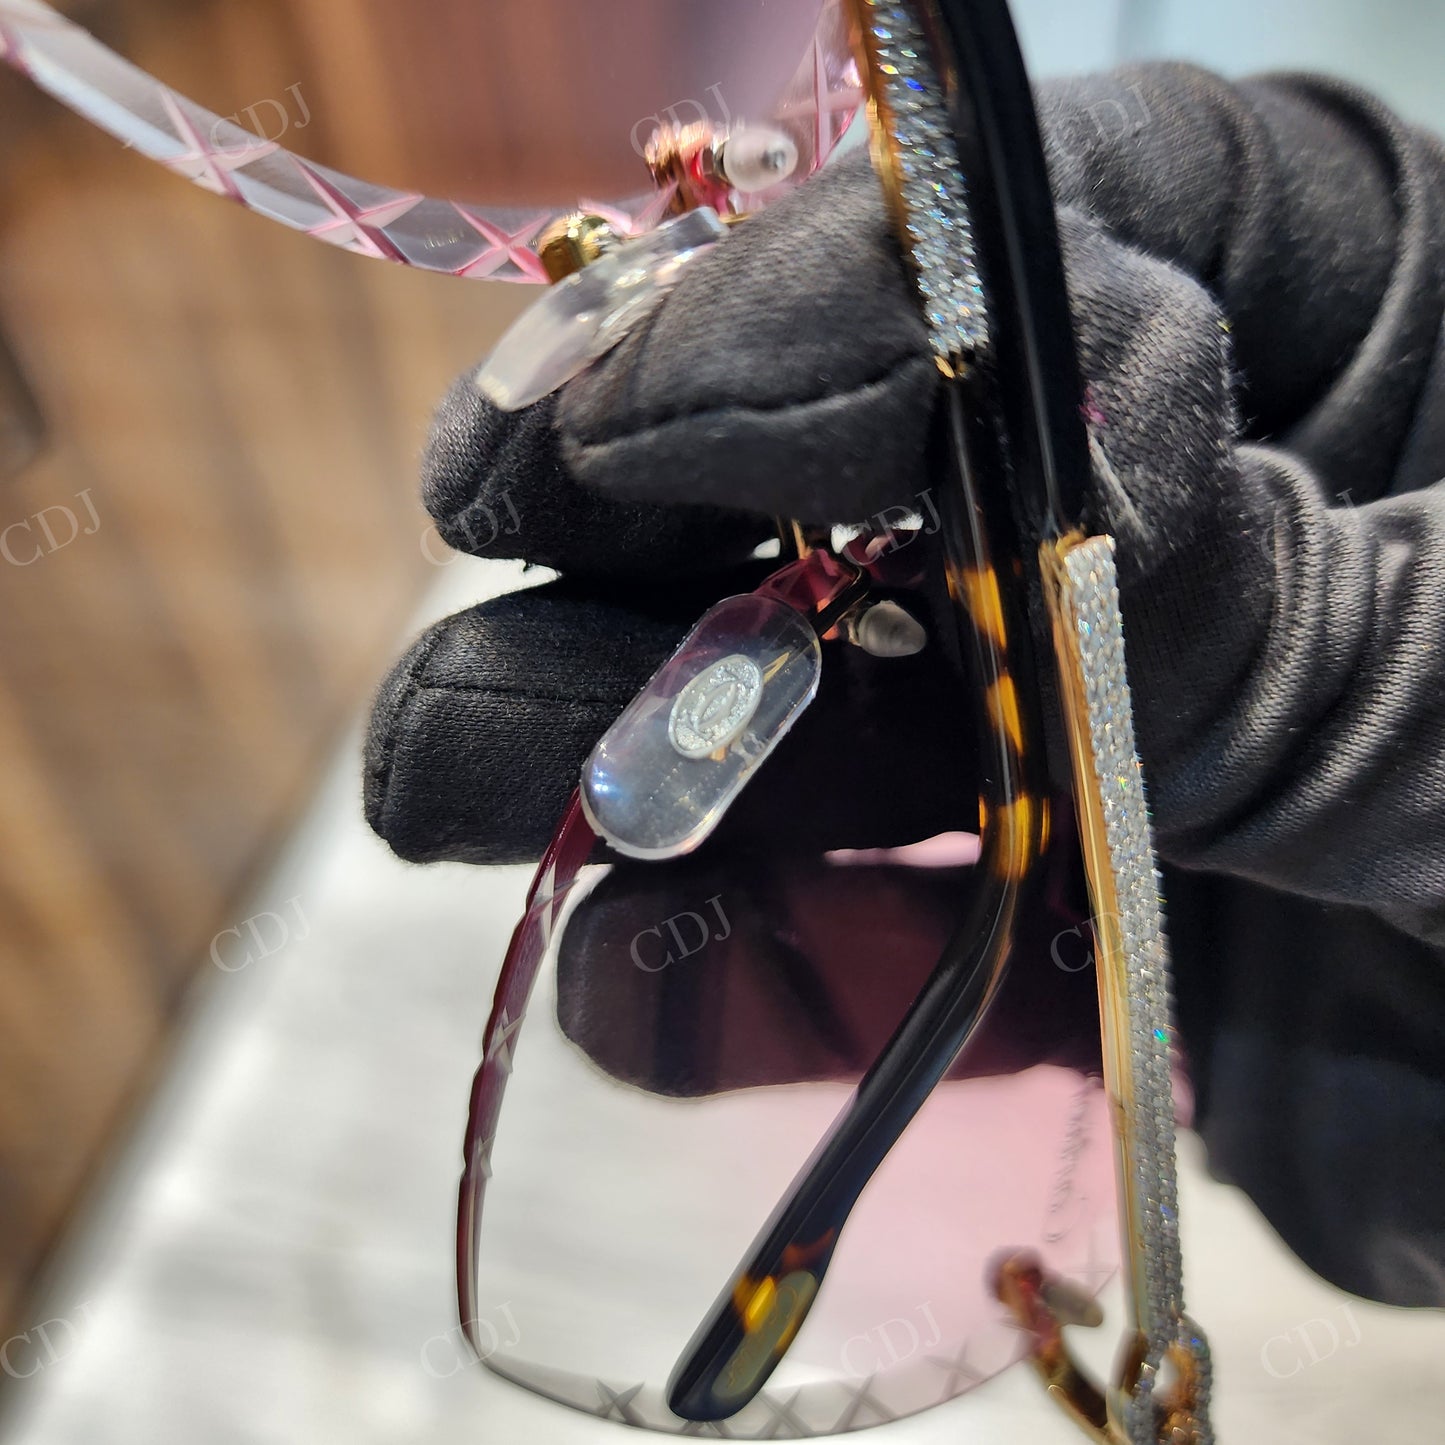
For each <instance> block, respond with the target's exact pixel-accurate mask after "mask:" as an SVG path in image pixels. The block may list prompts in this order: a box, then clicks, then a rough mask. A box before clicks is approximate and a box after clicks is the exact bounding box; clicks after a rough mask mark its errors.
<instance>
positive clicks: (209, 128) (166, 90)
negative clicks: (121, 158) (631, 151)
mask: <svg viewBox="0 0 1445 1445" xmlns="http://www.w3.org/2000/svg"><path fill="white" fill-rule="evenodd" d="M799 61H800V64H799V67H798V71H797V73H796V75H795V77H794V79H793V81H792V83H791V84H790V85H789V87H788V88H787V91H786V92H785V94H784V95H782V96H781V97H779V101H778V107H777V117H776V118H777V119H778V120H779V121H780V122H782V123H784V124H785V125H787V126H788V127H789V129H790V131H791V132H792V133H794V134H795V135H796V136H797V138H798V140H799V142H800V144H799V145H798V164H797V169H796V171H795V173H794V174H793V175H791V176H789V177H788V178H787V182H786V185H784V186H778V187H774V188H771V189H770V190H768V191H766V192H760V193H756V194H748V195H741V196H738V197H737V200H738V205H739V208H740V209H753V208H755V207H756V206H757V205H760V204H766V203H767V201H768V200H770V199H771V198H772V196H773V195H774V194H775V193H781V191H783V190H785V189H787V187H788V186H791V185H793V184H796V183H797V182H799V181H802V180H803V179H805V178H806V177H807V176H808V175H809V174H811V173H812V172H813V171H814V170H816V169H817V168H818V167H819V166H821V165H822V164H823V163H824V162H825V161H826V160H827V158H828V156H829V155H830V154H831V153H832V151H833V149H834V147H835V146H836V145H837V143H838V141H839V140H840V139H841V138H842V136H843V134H844V132H845V131H846V130H847V127H848V124H849V122H850V121H851V120H852V118H853V114H854V112H855V111H856V109H857V106H858V104H859V103H861V99H862V97H861V94H860V92H859V91H858V88H857V77H856V71H855V70H854V68H853V65H852V61H851V57H850V56H849V54H848V48H847V44H846V40H845V39H844V38H843V31H842V28H841V20H840V12H839V0H823V4H822V6H821V9H820V12H819V18H818V28H817V31H816V33H815V35H814V37H813V41H812V44H811V46H810V47H809V52H808V54H807V55H805V56H801V57H799ZM0 62H3V63H5V64H6V65H9V66H10V67H11V68H12V69H14V70H17V71H19V72H20V73H21V74H22V75H26V76H28V77H29V78H30V79H31V80H32V81H33V82H34V83H35V84H36V85H37V86H39V87H40V89H41V90H43V91H45V92H47V93H48V94H49V95H52V96H53V97H54V98H55V99H56V100H58V101H60V102H61V104H62V105H66V106H68V107H69V108H70V109H71V110H73V111H75V112H76V113H77V114H78V115H81V116H84V117H85V119H87V120H88V121H90V122H91V123H92V124H93V125H96V126H98V127H99V128H100V129H101V130H103V131H107V132H108V133H109V134H111V135H113V136H114V137H115V138H116V139H117V140H119V141H121V142H122V143H123V144H124V145H126V146H127V147H130V148H133V149H135V150H137V151H139V152H140V153H141V154H142V155H145V156H149V157H150V158H151V159H152V160H156V161H159V162H160V163H161V164H162V165H164V166H166V167H168V168H169V169H170V170H172V171H174V172H175V173H176V174H177V175H179V176H181V177H183V178H184V179H185V180H188V181H191V182H192V183H194V184H195V185H198V186H201V187H202V188H204V189H205V190H208V191H211V192H212V193H214V194H215V195H219V196H224V197H226V198H228V199H229V200H232V201H235V202H237V203H238V204H240V205H242V206H245V207H246V208H247V209H248V210H252V211H257V212H259V213H260V214H261V215H264V216H269V217H270V218H271V219H272V220H274V221H279V222H280V223H281V224H282V225H283V226H289V227H290V228H292V229H293V230H297V231H302V232H304V233H306V234H307V235H309V236H313V237H314V238H315V239H316V240H318V241H324V242H326V243H327V244H328V245H331V246H339V247H341V248H343V249H344V250H348V251H354V252H356V253H357V254H358V255H362V256H372V257H376V258H378V259H381V260H386V261H394V262H397V263H399V264H401V265H404V266H413V267H416V268H417V269H419V270H423V271H440V272H444V273H446V274H448V275H453V276H461V277H481V278H486V279H489V280H496V281H530V282H535V283H539V284H546V283H547V282H548V281H550V280H552V279H555V278H554V277H552V276H550V275H549V274H548V270H547V268H546V266H545V265H544V264H543V261H542V258H541V257H540V256H539V254H538V249H539V245H540V244H541V242H542V239H543V237H544V233H545V232H546V230H547V228H548V227H549V226H550V225H551V224H552V223H554V222H557V221H559V220H561V219H562V218H564V217H566V216H567V215H569V214H570V213H571V212H573V211H577V210H581V211H585V212H588V213H590V214H592V215H594V216H598V217H601V218H602V219H603V220H605V221H606V222H607V223H608V224H610V225H611V226H612V228H613V229H614V230H615V231H616V233H617V234H618V235H620V236H631V235H636V234H640V233H642V232H646V231H648V230H650V229H651V228H652V227H654V226H655V225H656V224H657V223H658V222H659V221H660V220H661V219H662V218H663V217H664V216H665V215H667V214H668V213H669V210H670V209H671V208H672V206H673V201H674V193H675V191H676V182H675V181H668V180H663V181H662V182H660V183H658V184H653V185H649V183H648V180H649V178H648V174H647V171H646V169H645V168H644V167H643V165H642V164H641V162H639V165H638V190H637V193H636V194H635V195H632V196H620V197H608V196H602V197H596V198H586V197H577V198H575V199H574V200H570V201H569V203H568V204H567V205H566V206H563V207H561V208H559V209H555V210H540V211H539V210H538V209H536V208H527V209H522V208H517V207H496V206H487V205H485V204H474V203H473V199H470V198H469V199H468V200H466V201H461V200H448V199H434V198H432V197H429V196H423V195H421V194H419V193H417V192H411V191H400V190H396V189H395V188H393V187H389V186H379V185H372V184H370V183H369V182H367V181H363V180H358V179H356V178H355V177H352V176H348V175H345V174H343V173H342V172H340V171H337V170H333V169H331V168H330V167H328V166H324V165H320V164H318V163H316V162H315V161H311V160H308V159H306V158H305V157H302V156H299V155H295V154H293V153H292V152H290V151H287V150H285V149H284V148H283V147H281V146H280V145H278V144H276V143H275V142H274V141H269V140H265V139H263V138H261V137H259V136H257V135H254V134H253V133H252V132H250V131H248V130H245V129H243V128H242V127H240V126H238V125H237V124H235V122H234V121H232V120H228V119H225V118H224V117H222V116H218V115H216V114H214V113H213V112H212V111H209V110H207V109H206V108H205V107H204V106H201V105H197V104H196V103H195V102H194V101H192V100H188V99H187V98H186V97H185V96H183V95H179V94H178V93H177V92H175V91H174V90H172V89H171V88H170V87H169V86H167V85H166V84H164V83H163V82H162V81H160V80H157V79H156V78H155V77H154V76H151V75H148V74H146V72H145V71H143V70H141V69H139V68H138V67H136V66H134V65H132V64H131V63H130V62H129V61H127V60H123V59H122V58H121V57H120V56H118V55H116V54H115V53H114V52H113V51H111V50H108V49H107V48H106V47H105V46H104V45H102V44H101V43H100V42H99V41H98V40H96V39H95V38H94V37H93V36H91V35H89V34H87V32H86V31H84V30H83V29H81V28H80V27H79V26H78V25H75V24H73V23H72V22H71V21H69V20H67V19H66V18H65V17H64V16H63V15H60V14H59V13H58V12H56V11H55V10H53V9H52V8H51V7H50V6H49V5H46V4H43V3H41V0H0Z"/></svg>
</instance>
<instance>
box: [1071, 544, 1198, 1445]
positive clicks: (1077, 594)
mask: <svg viewBox="0 0 1445 1445" xmlns="http://www.w3.org/2000/svg"><path fill="white" fill-rule="evenodd" d="M1062 560H1063V572H1062V576H1061V578H1060V589H1061V592H1062V598H1061V600H1062V602H1063V605H1064V608H1065V609H1066V615H1067V616H1068V617H1069V618H1070V619H1071V622H1072V625H1073V627H1074V630H1075V632H1076V634H1077V637H1078V643H1079V661H1080V664H1081V670H1082V674H1083V683H1084V703H1085V710H1086V713H1087V718H1086V721H1087V726H1088V732H1089V741H1090V750H1091V754H1092V762H1093V768H1094V776H1095V781H1096V782H1097V785H1098V789H1099V798H1100V803H1101V806H1102V811H1103V819H1104V829H1105V835H1106V838H1107V843H1108V851H1109V866H1110V871H1111V873H1112V875H1113V882H1114V889H1115V896H1116V900H1117V909H1118V920H1117V921H1118V926H1119V937H1120V942H1121V945H1122V948H1123V953H1124V967H1125V976H1126V979H1127V986H1126V996H1125V1001H1124V1002H1125V1011H1126V1015H1127V1024H1126V1030H1127V1038H1126V1040H1125V1041H1124V1047H1125V1048H1126V1050H1127V1055H1128V1061H1129V1073H1130V1083H1131V1088H1130V1094H1131V1096H1132V1099H1133V1101H1134V1105H1135V1108H1134V1128H1133V1129H1132V1131H1131V1138H1130V1140H1129V1145H1130V1168H1129V1171H1128V1177H1126V1178H1125V1179H1124V1181H1123V1187H1124V1188H1125V1189H1126V1190H1127V1191H1128V1192H1129V1195H1130V1206H1131V1207H1130V1211H1129V1213H1130V1216H1131V1217H1132V1218H1133V1219H1134V1220H1135V1221H1136V1222H1137V1225H1138V1228H1139V1231H1140V1234H1141V1236H1142V1237H1141V1241H1140V1242H1141V1246H1142V1253H1143V1258H1144V1270H1145V1280H1144V1283H1145V1297H1146V1300H1147V1312H1146V1317H1145V1318H1143V1319H1141V1320H1140V1321H1139V1325H1140V1328H1141V1329H1142V1330H1143V1332H1144V1335H1145V1340H1146V1345H1147V1350H1146V1355H1145V1360H1144V1363H1143V1368H1142V1372H1141V1377H1140V1382H1139V1387H1138V1388H1137V1389H1136V1390H1135V1391H1134V1392H1133V1394H1132V1396H1131V1397H1130V1398H1129V1399H1128V1400H1127V1401H1125V1402H1124V1413H1125V1419H1124V1421H1123V1422H1122V1423H1123V1425H1124V1428H1125V1431H1126V1433H1127V1435H1128V1438H1129V1440H1130V1441H1131V1445H1157V1442H1158V1434H1157V1427H1156V1421H1155V1414H1154V1409H1153V1403H1154V1386H1155V1383H1156V1381H1157V1378H1158V1374H1159V1369H1160V1366H1161V1365H1162V1363H1163V1360H1164V1357H1165V1355H1166V1354H1167V1353H1168V1351H1169V1350H1170V1349H1171V1348H1179V1349H1182V1350H1183V1351H1184V1352H1185V1353H1186V1354H1187V1355H1188V1356H1189V1358H1190V1359H1191V1360H1192V1361H1193V1362H1194V1368H1195V1371H1196V1372H1197V1377H1198V1381H1199V1385H1200V1390H1199V1398H1200V1402H1201V1404H1200V1411H1199V1413H1200V1418H1199V1419H1198V1422H1197V1423H1198V1433H1197V1434H1196V1437H1195V1439H1196V1441H1197V1445H1210V1442H1211V1440H1212V1434H1211V1432H1210V1428H1209V1424H1208V1420H1207V1418H1206V1417H1205V1416H1204V1411H1205V1406H1206V1405H1207V1402H1208V1399H1209V1386H1210V1359H1209V1347H1208V1344H1207V1342H1206V1340H1205V1338H1204V1335H1203V1333H1202V1332H1201V1331H1200V1330H1199V1329H1198V1328H1197V1327H1196V1326H1195V1324H1194V1323H1193V1321H1192V1320H1190V1318H1189V1317H1188V1315H1186V1314H1185V1313H1184V1279H1183V1263H1182V1258H1181V1254H1180V1248H1179V1190H1178V1178H1177V1173H1176V1165H1175V1152H1174V1144H1175V1139H1174V1094H1173V1087H1172V1079H1171V1059H1170V1045H1171V1040H1172V1038H1173V1032H1174V1021H1173V1002H1172V998H1171V990H1170V983H1169V955H1168V945H1167V942H1166V940H1165V936H1164V919H1163V909H1162V906H1161V903H1160V875H1159V872H1158V869H1157V868H1156V866H1155V860H1154V847H1153V841H1152V838H1151V835H1150V827H1149V809H1148V802H1147V799H1146V796H1145V790H1144V774H1143V769H1142V767H1141V766H1140V762H1139V755H1138V752H1137V748H1136V744H1135V737H1134V711H1133V703H1132V701H1131V698H1130V693H1129V680H1128V676H1127V673H1126V670H1125V665H1124V625H1123V617H1122V615H1121V613H1120V610H1119V587H1118V576H1117V572H1116V569H1115V565H1114V541H1113V538H1112V537H1091V538H1089V539H1087V540H1086V541H1083V542H1080V543H1078V544H1077V545H1075V546H1073V547H1071V548H1070V549H1069V550H1068V551H1067V552H1066V553H1065V554H1064V556H1063V559H1062Z"/></svg>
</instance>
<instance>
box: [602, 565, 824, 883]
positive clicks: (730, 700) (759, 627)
mask: <svg viewBox="0 0 1445 1445" xmlns="http://www.w3.org/2000/svg"><path fill="white" fill-rule="evenodd" d="M821 667H822V648H821V646H820V645H819V642H818V637H817V634H816V632H814V630H813V627H812V625H811V624H810V623H809V621H808V619H807V618H806V617H805V616H804V615H803V614H802V613H800V612H798V611H797V610H795V609H794V608H792V607H789V606H787V605H786V604H785V603H782V602H777V601H774V600H773V599H772V598H769V597H761V596H758V595H757V594H755V593H754V594H750V595H747V596H743V597H728V598H726V599H724V600H723V601H722V602H719V603H718V604H717V606H716V607H714V608H712V609H711V610H710V611H709V612H708V613H707V614H706V615H705V616H704V617H703V619H702V620H701V621H700V622H699V623H698V624H697V626H696V627H694V628H693V630H692V631H691V632H690V633H689V634H688V635H687V637H686V638H685V639H684V640H683V642H682V644H681V646H679V647H678V649H677V651H676V652H674V653H673V654H672V656H671V657H670V658H668V660H667V661H666V662H665V663H663V665H662V666H661V667H660V668H659V669H658V670H657V672H656V673H655V674H654V675H653V677H652V680H651V681H650V682H649V683H648V684H647V686H646V687H645V688H643V690H642V691H641V692H640V693H639V694H638V695H637V697H635V698H634V699H633V700H632V702H631V703H629V704H628V706H627V710H626V711H625V712H624V713H623V714H622V716H621V717H619V718H618V719H617V721H616V722H615V723H613V724H612V726H611V727H610V728H609V729H608V730H607V732H606V733H605V734H604V735H603V737H602V739H601V741H600V742H598V744H597V746H596V747H595V748H594V749H593V750H592V755H591V757H589V758H588V760H587V765H586V767H585V768H584V769H583V771H582V807H583V810H584V811H585V812H586V814H587V819H588V822H590V823H591V825H592V827H593V829H594V830H595V831H596V832H597V833H599V834H600V835H601V836H602V837H603V838H605V839H606V840H607V842H608V843H610V844H611V845H612V847H613V848H615V849H616V850H617V851H618V852H619V853H624V854H626V855H627V856H628V857H630V858H674V857H677V856H678V855H680V854H683V853H689V852H691V851H692V850H693V849H694V848H696V847H697V846H698V844H699V843H701V842H702V841H703V839H704V838H706V837H707V835H708V834H709V833H710V832H712V830H713V828H715V827H716V826H717V823H718V821H719V820H720V819H721V818H722V816H723V814H724V813H725V812H726V811H727V809H728V806H729V805H730V804H731V803H732V801H733V799H735V798H736V797H737V796H738V794H739V793H741V792H742V790H743V788H744V787H746V785H747V783H748V781H749V779H751V778H752V776H753V775H754V774H755V773H756V772H757V770H758V769H759V768H760V767H762V765H763V764H764V763H765V762H766V761H767V759H768V758H769V757H770V756H771V755H772V752H773V750H774V748H776V747H777V745H778V743H779V742H781V741H782V739H783V737H784V736H785V735H786V733H787V731H788V729H789V728H790V727H792V725H793V723H794V722H796V721H797V719H798V717H799V715H800V714H801V713H802V711H803V709H804V708H805V707H807V705H808V704H809V703H810V702H811V701H812V700H813V697H814V696H815V694H816V693H817V691H818V677H819V673H820V670H821Z"/></svg>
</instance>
